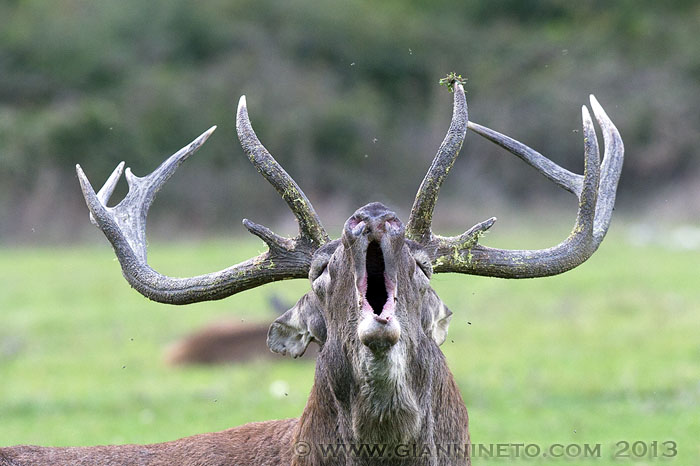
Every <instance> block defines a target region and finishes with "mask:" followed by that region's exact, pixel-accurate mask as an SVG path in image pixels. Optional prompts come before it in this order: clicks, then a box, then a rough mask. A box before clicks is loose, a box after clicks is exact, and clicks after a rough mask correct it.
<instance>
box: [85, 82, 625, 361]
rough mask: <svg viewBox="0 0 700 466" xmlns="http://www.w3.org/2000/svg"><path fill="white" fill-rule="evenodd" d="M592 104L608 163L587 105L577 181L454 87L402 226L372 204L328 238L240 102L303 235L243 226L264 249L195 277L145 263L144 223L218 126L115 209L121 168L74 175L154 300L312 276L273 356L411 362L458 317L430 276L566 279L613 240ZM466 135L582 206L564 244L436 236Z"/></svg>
mask: <svg viewBox="0 0 700 466" xmlns="http://www.w3.org/2000/svg"><path fill="white" fill-rule="evenodd" d="M591 107H592V109H593V112H594V114H595V117H596V119H597V120H598V124H599V125H600V127H601V129H602V130H603V140H604V146H605V157H604V159H603V161H602V163H601V160H600V157H599V150H598V142H597V141H598V140H597V137H596V134H595V130H594V126H593V122H592V119H591V117H590V114H589V112H588V110H587V108H586V107H585V106H584V107H583V110H582V115H583V135H584V154H585V157H584V162H585V167H584V174H583V175H578V174H574V173H572V172H570V171H568V170H565V169H564V168H562V167H560V166H558V165H556V164H555V163H553V162H551V161H550V160H549V159H547V158H545V157H544V156H542V155H541V154H539V153H538V152H536V151H534V150H532V149H530V148H529V147H527V146H525V145H523V144H521V143H519V142H517V141H515V140H513V139H511V138H509V137H508V136H505V135H502V134H500V133H497V132H495V131H493V130H490V129H488V128H485V127H483V126H480V125H478V124H475V123H472V122H469V121H468V116H467V104H466V100H465V96H464V90H463V88H462V85H461V84H460V83H459V82H457V83H455V84H454V107H453V115H452V123H451V125H450V129H449V131H448V132H447V135H446V137H445V139H444V141H443V143H442V145H441V146H440V149H439V150H438V153H437V155H436V156H435V159H434V160H433V163H432V164H431V166H430V169H429V171H428V173H427V174H426V176H425V179H424V180H423V183H422V184H421V186H420V188H419V190H418V194H417V195H416V199H415V201H414V203H413V207H412V210H411V215H410V218H409V219H408V222H407V224H406V225H405V226H404V224H403V223H402V222H401V220H400V219H399V218H398V217H397V216H396V214H395V213H394V212H392V211H391V210H390V209H388V208H387V207H385V206H384V205H382V204H380V203H371V204H368V205H366V206H364V207H362V208H360V209H358V210H357V211H356V212H355V213H354V214H352V215H351V216H350V218H348V220H347V221H346V222H345V225H344V228H343V233H342V236H341V238H340V239H336V240H333V241H331V240H330V239H329V237H328V235H327V234H326V232H325V230H324V228H323V227H322V225H321V222H320V220H319V218H318V216H317V215H316V213H315V211H314V209H313V207H312V206H311V203H310V202H309V201H308V199H307V198H306V196H305V195H304V193H303V192H302V191H301V189H299V186H297V184H296V183H295V182H294V180H293V179H292V178H291V177H290V176H289V175H288V174H287V173H286V172H285V171H284V170H283V169H282V167H280V166H279V164H278V163H277V162H276V161H275V160H274V158H272V156H271V155H270V153H269V152H268V151H267V150H266V149H265V147H264V146H263V145H262V144H261V143H260V141H259V140H258V137H257V136H256V134H255V132H254V131H253V129H252V127H251V124H250V121H249V118H248V112H247V107H246V101H245V98H244V97H242V98H241V100H240V102H239V106H238V113H237V120H236V123H237V125H236V126H237V130H238V135H239V139H240V141H241V144H242V146H243V148H244V150H245V152H246V154H247V155H248V157H249V159H250V160H251V162H252V163H253V164H254V165H255V166H256V168H257V169H258V171H259V172H260V173H261V174H262V175H263V176H264V177H265V178H266V179H267V180H268V181H269V182H270V183H271V184H272V185H273V186H274V187H275V189H276V190H277V191H278V193H279V194H280V195H281V196H282V198H283V199H284V200H285V201H286V202H287V204H288V205H289V207H290V209H291V210H292V212H293V213H294V215H295V216H296V218H297V221H298V223H299V234H298V235H297V236H296V237H294V238H284V237H280V236H278V235H276V234H275V233H273V232H272V231H270V230H269V229H268V228H266V227H264V226H261V225H258V224H256V223H253V222H251V221H249V220H244V221H243V223H244V225H245V226H246V228H247V229H248V230H249V231H250V232H251V233H253V234H255V235H256V236H258V237H259V238H260V239H262V240H263V241H264V242H265V243H266V244H267V245H268V247H269V250H268V251H267V252H265V253H263V254H261V255H259V256H257V257H255V258H252V259H250V260H248V261H245V262H242V263H240V264H237V265H234V266H231V267H229V268H227V269H224V270H221V271H219V272H214V273H210V274H206V275H200V276H197V277H191V278H171V277H166V276H163V275H161V274H159V273H158V272H156V271H154V270H153V269H152V268H151V267H150V266H149V265H148V264H147V261H146V241H145V225H146V215H147V212H148V208H149V207H150V205H151V203H152V201H153V199H154V197H155V194H156V193H157V191H158V189H159V188H160V187H161V186H162V185H163V183H165V181H166V180H167V179H168V178H169V177H170V176H171V175H172V173H173V172H174V171H175V169H176V168H177V167H178V166H179V165H180V164H181V163H182V162H183V161H184V160H185V159H187V158H188V157H189V156H190V155H191V154H192V153H194V152H195V150H196V149H198V148H199V147H200V146H201V144H202V143H203V142H204V141H205V140H206V139H207V138H208V137H209V136H210V134H211V133H212V132H213V130H214V128H212V129H210V130H209V131H207V132H205V133H204V134H202V135H201V136H200V137H199V138H197V139H196V140H195V141H194V142H192V143H191V144H189V145H188V146H186V147H184V148H183V149H182V150H180V151H179V152H177V153H176V154H174V155H173V156H171V157H170V158H169V159H167V160H166V161H165V162H164V163H163V164H162V165H161V166H160V167H158V168H157V169H156V170H155V171H154V172H153V173H151V174H149V175H147V176H145V177H143V178H140V177H136V176H134V175H133V174H132V173H131V172H130V171H129V169H127V170H126V179H127V182H128V184H129V193H128V194H127V196H126V197H125V199H124V200H122V201H121V202H120V203H119V204H118V205H117V206H115V207H111V208H110V207H107V206H106V204H107V201H108V199H109V197H110V195H111V193H112V191H113V190H114V187H115V185H116V183H117V181H118V179H119V177H120V176H121V174H122V171H123V168H124V163H123V162H122V163H120V164H119V165H118V166H117V168H116V169H115V171H114V172H113V173H112V175H111V176H110V178H109V179H108V180H107V182H106V183H105V185H104V187H103V188H102V189H101V190H100V191H99V192H98V193H97V194H96V193H95V192H94V191H93V189H92V187H91V185H90V183H89V182H88V180H87V178H86V177H85V175H84V173H83V171H82V169H81V168H80V167H79V166H78V167H77V172H78V177H79V180H80V183H81V187H82V190H83V194H84V196H85V199H86V201H87V205H88V207H89V209H90V212H91V218H92V220H93V222H94V223H95V224H96V225H98V226H99V228H100V229H101V230H102V231H103V232H104V233H105V235H106V236H107V238H108V239H109V241H110V242H111V243H112V245H113V247H114V250H115V253H116V255H117V257H118V259H119V261H120V263H121V266H122V271H123V273H124V276H125V277H126V279H127V280H128V281H129V283H130V284H131V285H132V286H133V287H134V288H136V289H137V290H138V291H139V292H141V293H142V294H144V295H145V296H147V297H148V298H150V299H153V300H156V301H160V302H165V303H171V304H187V303H191V302H196V301H204V300H213V299H221V298H224V297H227V296H230V295H232V294H235V293H238V292H240V291H243V290H246V289H250V288H253V287H256V286H259V285H262V284H265V283H268V282H271V281H276V280H282V279H288V278H302V277H308V278H309V280H310V281H311V291H309V292H308V293H307V294H306V295H304V296H303V297H302V298H301V299H300V300H299V302H298V303H297V304H296V305H295V306H294V307H293V308H292V309H290V310H289V311H287V312H286V313H285V314H284V315H283V316H281V317H280V318H279V319H277V320H276V321H275V322H274V323H273V324H272V326H271V328H270V332H269V335H268V344H269V346H270V348H271V349H272V350H273V351H276V352H280V353H285V354H289V355H291V356H294V357H297V356H300V355H301V354H303V352H304V351H305V349H306V347H307V346H308V345H309V343H310V342H312V341H314V342H316V343H318V344H320V345H322V346H324V345H327V344H328V343H329V342H334V344H335V347H336V348H338V347H342V348H343V351H345V352H346V353H347V355H348V356H351V357H352V360H353V361H358V360H360V361H367V360H373V359H376V358H384V357H386V356H387V355H391V354H404V355H407V354H411V353H410V351H411V350H414V349H415V348H416V347H417V346H419V345H426V344H429V345H439V344H441V343H442V342H443V341H444V340H445V337H446V333H447V327H448V323H449V320H450V316H451V312H450V311H449V310H448V309H447V307H446V306H445V305H444V304H443V303H442V302H441V301H440V299H439V298H438V297H437V294H436V293H435V291H434V290H432V288H430V284H429V282H430V278H431V275H432V274H433V273H441V272H459V273H465V274H475V275H487V276H495V277H503V278H528V277H542V276H549V275H555V274H558V273H561V272H564V271H566V270H569V269H571V268H573V267H576V266H578V265H579V264H581V263H582V262H584V261H585V260H586V259H588V257H590V255H591V254H592V253H593V252H594V251H595V250H596V249H597V247H598V245H599V244H600V242H601V241H602V239H603V237H604V236H605V234H606V232H607V229H608V226H609V223H610V217H611V214H612V208H613V205H614V201H615V192H616V187H617V182H618V179H619V176H620V171H621V168H622V159H623V146H622V140H621V139H620V136H619V133H618V132H617V130H616V128H615V126H614V125H613V124H612V122H611V121H610V120H609V118H608V117H607V115H606V114H605V112H604V111H603V109H602V108H601V107H600V105H599V104H598V102H597V101H596V100H595V98H593V96H591ZM467 129H471V130H472V131H474V132H476V133H477V134H479V135H481V136H483V137H485V138H487V139H489V140H491V141H493V142H494V143H496V144H498V145H500V146H501V147H503V148H505V149H507V150H508V151H510V152H511V153H513V154H515V155H516V156H518V157H519V158H521V159H522V160H524V161H525V162H527V163H528V164H530V165H531V166H533V167H534V168H536V169H537V170H538V171H540V172H541V173H542V174H544V175H545V176H546V177H547V178H549V179H550V180H551V181H553V182H555V183H556V184H558V185H559V186H561V187H562V188H564V189H566V190H568V191H570V192H571V193H573V194H574V195H575V196H576V197H577V198H578V213H577V216H576V223H575V226H574V228H573V231H572V233H571V234H570V236H569V237H568V238H567V239H565V240H564V241H563V242H561V243H560V244H559V245H557V246H554V247H552V248H549V249H542V250H534V251H521V250H504V249H495V248H489V247H485V246H482V245H481V244H479V242H478V240H479V238H480V236H481V234H483V233H484V232H485V231H486V230H487V229H488V228H490V227H491V226H492V225H493V224H494V222H495V220H496V219H495V218H491V219H488V220H486V221H483V222H481V223H478V224H476V225H475V226H473V227H472V228H470V229H468V230H467V231H465V232H464V233H463V234H461V235H458V236H454V237H444V236H438V235H435V234H433V232H432V227H431V224H432V213H433V209H434V207H435V203H436V201H437V197H438V192H439V189H440V186H441V185H442V182H443V181H444V179H445V177H446V175H447V173H448V172H449V170H450V168H451V167H452V165H453V163H454V161H455V158H456V157H457V154H458V153H459V150H460V148H461V146H462V141H463V140H464V137H465V134H466V132H467ZM395 361H396V360H395ZM404 362H405V361H404Z"/></svg>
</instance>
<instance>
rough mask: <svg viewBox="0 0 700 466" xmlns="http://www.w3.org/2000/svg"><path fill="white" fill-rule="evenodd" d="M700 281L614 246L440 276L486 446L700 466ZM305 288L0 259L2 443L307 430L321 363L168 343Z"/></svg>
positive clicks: (211, 251)
mask: <svg viewBox="0 0 700 466" xmlns="http://www.w3.org/2000/svg"><path fill="white" fill-rule="evenodd" d="M509 242H510V243H511V244H505V243H509ZM234 244H235V245H236V246H235V248H234V247H233V246H232V245H234ZM241 244H242V246H241ZM497 245H499V246H503V245H510V246H516V245H517V246H522V244H519V243H518V241H516V239H515V238H510V239H509V238H506V239H505V240H503V241H501V242H500V243H499V244H497ZM525 246H526V247H527V246H528V245H525ZM259 249H261V246H260V245H259V244H258V243H256V242H254V241H253V240H246V241H245V242H243V243H241V242H240V241H238V242H234V241H225V242H224V241H221V242H219V241H217V242H209V243H201V244H200V243H186V244H180V245H168V244H155V245H153V246H152V247H151V251H152V252H151V258H152V262H153V264H154V266H155V267H156V268H157V269H159V270H161V271H163V272H167V273H170V274H175V275H177V274H180V275H193V274H196V273H203V272H207V271H211V270H215V269H218V268H222V267H225V266H228V265H230V264H231V263H233V262H234V261H237V260H239V259H242V258H245V257H248V256H250V255H252V254H254V253H256V251H257V250H259ZM699 270H700V252H698V251H691V252H688V251H673V250H665V249H660V248H658V247H656V246H655V245H650V246H644V247H639V246H632V245H630V244H629V243H627V242H625V241H624V240H623V238H622V236H621V235H620V236H615V235H614V234H612V236H611V237H610V238H608V239H607V240H606V241H605V242H604V243H603V246H602V247H601V249H600V250H599V252H598V253H597V254H596V255H595V256H594V257H593V258H592V259H590V260H589V261H588V262H587V263H585V264H584V265H582V266H581V267H579V268H578V269H576V270H574V271H572V272H569V273H566V274H564V275H562V276H559V277H554V278H549V279H538V280H524V281H506V280H498V279H488V278H479V277H467V276H457V275H438V276H436V277H435V279H434V280H433V286H434V287H435V288H436V289H437V291H438V292H439V293H440V295H441V297H442V299H443V300H444V301H445V302H446V303H447V305H448V306H450V308H451V309H452V310H453V312H454V314H455V316H454V319H453V321H452V325H451V328H450V334H449V336H448V339H447V341H446V342H445V344H444V345H443V350H444V352H445V354H446V355H447V358H448V360H449V364H450V367H451V369H452V371H453V373H454V375H455V377H456V379H457V382H458V384H459V386H460V389H461V391H462V394H463V397H464V399H465V402H466V404H467V407H468V409H469V413H470V431H471V436H472V441H473V442H474V443H475V444H482V445H489V444H498V443H525V444H529V443H533V444H537V445H539V446H540V447H541V448H542V450H543V451H544V452H546V451H547V450H546V449H547V448H548V446H549V445H551V444H554V443H560V444H563V445H568V444H577V445H583V444H586V443H588V444H600V445H601V447H600V450H599V451H600V455H601V456H602V458H595V459H587V460H583V459H580V458H578V459H573V458H568V459H567V458H558V459H554V458H551V457H548V458H547V464H550V463H551V464H557V463H561V464H595V465H601V464H620V463H622V464H624V463H627V464H657V463H663V464H677V465H679V466H680V465H683V466H685V465H693V464H700V273H699ZM307 289H308V283H307V282H306V281H304V280H297V281H292V282H285V283H278V284H273V285H268V286H266V287H263V288H261V289H257V290H252V291H248V292H245V293H243V294H241V295H239V296H234V297H232V298H229V299H227V300H224V301H220V302H213V303H205V304H196V305H191V306H186V307H172V306H166V305H160V304H156V303H151V302H148V301H147V300H146V299H145V298H142V297H141V296H140V295H139V294H137V293H136V292H134V291H132V290H131V289H130V288H129V286H128V285H127V284H126V282H125V281H124V280H123V279H122V277H121V274H120V271H119V267H118V264H117V262H116V261H115V260H114V259H113V255H112V252H111V249H110V248H109V247H108V245H107V244H106V242H105V243H104V244H101V245H97V246H89V247H74V248H55V249H36V248H32V249H16V248H15V249H8V248H5V249H0V445H11V444H19V443H33V444H43V445H90V444H104V443H150V442H160V441H165V440H170V439H174V438H178V437H182V436H186V435H191V434H195V433H200V432H206V431H214V430H220V429H224V428H227V427H230V426H234V425H238V424H242V423H246V422H250V421H257V420H264V419H273V418H285V417H295V416H298V415H299V414H300V413H301V410H302V408H303V406H304V403H305V401H306V397H307V395H308V393H309V389H310V387H311V384H312V381H313V370H314V367H313V363H312V362H308V361H306V362H304V361H292V360H280V361H279V362H277V361H261V362H256V363H250V364H244V365H235V366H234V365H231V366H216V367H189V368H171V367H168V366H166V365H165V364H164V363H163V359H162V358H163V350H164V348H165V346H166V345H167V344H168V343H170V342H172V341H174V340H176V339H177V338H178V337H180V336H182V335H184V334H186V333H188V332H190V331H192V330H195V329H197V328H198V327H200V326H202V325H204V324H206V323H208V322H210V321H212V320H214V319H219V318H221V317H225V316H230V317H235V318H241V319H247V320H252V319H255V320H262V321H271V320H272V319H273V313H272V311H271V310H270V309H269V306H268V304H267V301H266V297H267V296H268V295H269V294H270V293H276V294H278V295H280V296H282V297H283V298H284V299H286V300H287V301H289V302H294V301H295V300H296V298H297V297H299V296H300V295H301V294H302V293H303V292H305V291H306V290H307ZM277 381H284V382H285V383H286V384H288V387H289V389H288V390H287V394H286V396H285V395H282V396H280V394H279V393H274V391H271V390H270V389H269V387H270V386H271V385H273V384H274V383H275V382H277ZM277 384H279V383H277ZM624 441H626V442H629V445H630V447H631V446H632V445H633V444H634V442H644V443H638V444H636V452H637V453H641V452H642V450H646V451H647V454H646V455H640V456H644V457H643V458H624V457H623V458H619V459H617V460H615V459H613V458H612V456H613V454H614V453H615V452H622V453H625V452H624V451H623V448H624V444H618V445H617V446H616V443H617V442H624ZM665 441H673V442H675V444H676V445H677V452H678V453H677V455H676V456H675V457H672V458H666V459H662V458H650V457H649V456H650V455H649V453H648V451H649V450H650V449H651V445H652V442H658V443H657V446H658V449H657V451H658V455H659V456H661V455H662V453H664V452H665V453H667V454H671V453H670V449H669V444H666V445H665V446H664V445H662V442H665ZM642 447H645V448H642ZM630 450H631V448H630ZM630 450H627V451H626V453H628V454H629V455H630V456H634V454H633V453H632V452H631V451H630ZM509 451H510V450H509ZM531 451H532V450H531ZM572 451H573V450H572ZM506 461H511V462H512V461H514V458H513V457H512V455H511V457H510V458H507V459H501V460H496V459H492V458H486V457H484V454H482V455H481V456H479V455H477V457H476V458H475V459H474V464H484V463H490V462H506ZM523 461H526V462H527V464H540V463H541V459H540V460H525V459H523Z"/></svg>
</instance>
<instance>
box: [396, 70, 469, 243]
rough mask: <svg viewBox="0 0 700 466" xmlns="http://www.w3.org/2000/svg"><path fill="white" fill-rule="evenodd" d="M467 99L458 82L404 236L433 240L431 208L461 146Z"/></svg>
mask: <svg viewBox="0 0 700 466" xmlns="http://www.w3.org/2000/svg"><path fill="white" fill-rule="evenodd" d="M468 121H469V117H468V111H467V100H466V98H465V96H464V88H463V87H462V84H460V83H459V82H456V83H454V104H453V109H452V122H451V123H450V129H449V130H448V131H447V134H446V135H445V139H444V140H443V141H442V144H440V148H439V149H438V152H437V154H436V155H435V158H434V159H433V162H432V164H431V165H430V169H428V173H426V175H425V178H423V182H422V183H421V185H420V187H419V188H418V193H417V194H416V199H415V201H414V202H413V207H412V208H411V215H410V217H409V219H408V224H407V226H406V237H408V238H410V239H412V240H415V241H418V242H419V243H421V244H427V243H429V242H430V241H431V240H432V237H433V234H432V231H431V225H432V222H433V210H434V209H435V203H436V202H437V198H438V193H439V192H440V186H442V182H443V181H444V180H445V177H446V176H447V174H448V173H449V171H450V168H452V165H453V164H454V162H455V159H456V158H457V155H459V150H460V149H461V148H462V143H463V142H464V137H465V135H466V133H467V122H468Z"/></svg>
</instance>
